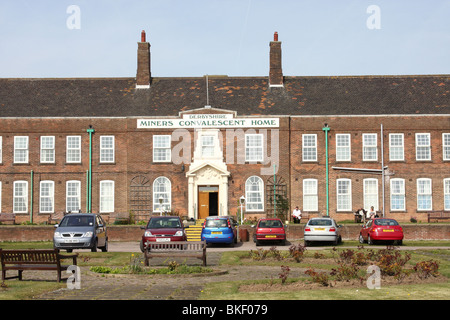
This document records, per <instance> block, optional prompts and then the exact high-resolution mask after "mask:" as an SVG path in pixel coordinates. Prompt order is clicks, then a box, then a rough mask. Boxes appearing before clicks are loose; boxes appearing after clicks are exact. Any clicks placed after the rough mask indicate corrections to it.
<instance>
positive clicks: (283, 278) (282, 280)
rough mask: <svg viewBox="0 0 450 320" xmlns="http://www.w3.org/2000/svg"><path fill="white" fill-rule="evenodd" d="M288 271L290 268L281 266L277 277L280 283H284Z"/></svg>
mask: <svg viewBox="0 0 450 320" xmlns="http://www.w3.org/2000/svg"><path fill="white" fill-rule="evenodd" d="M289 271H291V269H290V268H289V267H288V266H281V272H280V274H279V278H280V279H281V283H282V284H284V283H285V282H286V279H287V277H288V275H289Z"/></svg>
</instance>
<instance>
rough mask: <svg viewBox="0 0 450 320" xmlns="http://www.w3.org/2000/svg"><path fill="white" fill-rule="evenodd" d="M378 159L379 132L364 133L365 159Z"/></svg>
mask: <svg viewBox="0 0 450 320" xmlns="http://www.w3.org/2000/svg"><path fill="white" fill-rule="evenodd" d="M377 159H378V154H377V134H376V133H363V161H376V160H377Z"/></svg>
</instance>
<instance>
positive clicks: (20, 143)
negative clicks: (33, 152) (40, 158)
mask: <svg viewBox="0 0 450 320" xmlns="http://www.w3.org/2000/svg"><path fill="white" fill-rule="evenodd" d="M14 163H28V137H24V136H18V137H14Z"/></svg>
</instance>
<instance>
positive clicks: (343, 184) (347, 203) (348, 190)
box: [336, 179, 352, 211]
mask: <svg viewBox="0 0 450 320" xmlns="http://www.w3.org/2000/svg"><path fill="white" fill-rule="evenodd" d="M336 192H337V204H336V208H337V211H352V181H351V180H350V179H337V180H336Z"/></svg>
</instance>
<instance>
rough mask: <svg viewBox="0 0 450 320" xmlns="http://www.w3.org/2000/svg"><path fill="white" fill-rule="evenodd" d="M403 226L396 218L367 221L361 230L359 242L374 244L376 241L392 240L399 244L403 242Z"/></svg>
mask: <svg viewBox="0 0 450 320" xmlns="http://www.w3.org/2000/svg"><path fill="white" fill-rule="evenodd" d="M403 237H404V235H403V228H402V227H401V226H400V225H399V224H398V222H397V221H396V220H395V219H386V218H375V219H372V220H369V221H367V223H366V224H365V225H363V226H362V228H361V231H360V232H359V242H360V243H364V242H366V241H367V243H368V244H374V241H378V240H382V241H392V242H393V243H396V244H398V245H401V244H402V243H403Z"/></svg>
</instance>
